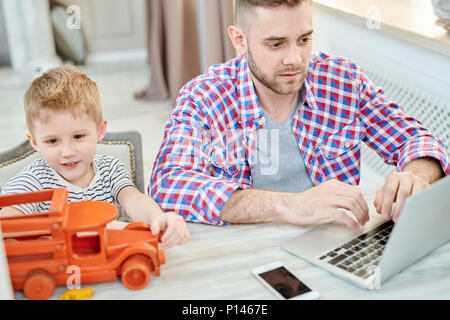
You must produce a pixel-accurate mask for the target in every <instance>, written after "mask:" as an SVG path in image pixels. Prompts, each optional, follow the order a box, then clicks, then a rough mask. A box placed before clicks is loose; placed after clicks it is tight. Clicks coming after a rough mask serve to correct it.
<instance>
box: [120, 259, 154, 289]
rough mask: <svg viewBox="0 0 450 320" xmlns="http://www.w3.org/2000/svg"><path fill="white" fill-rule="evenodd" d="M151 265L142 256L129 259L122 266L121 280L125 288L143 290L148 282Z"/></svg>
mask: <svg viewBox="0 0 450 320" xmlns="http://www.w3.org/2000/svg"><path fill="white" fill-rule="evenodd" d="M150 277H151V263H150V260H149V259H148V258H147V257H145V256H142V255H138V254H136V255H133V256H131V257H129V258H128V259H127V260H126V261H125V262H124V264H123V265H122V272H121V279H122V283H123V284H124V286H125V287H127V288H128V289H130V290H140V289H142V288H145V287H146V286H147V284H148V283H149V282H150Z"/></svg>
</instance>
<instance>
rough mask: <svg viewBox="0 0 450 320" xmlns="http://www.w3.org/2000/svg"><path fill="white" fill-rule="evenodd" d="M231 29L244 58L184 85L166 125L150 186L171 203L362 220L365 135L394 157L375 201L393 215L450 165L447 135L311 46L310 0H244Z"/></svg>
mask: <svg viewBox="0 0 450 320" xmlns="http://www.w3.org/2000/svg"><path fill="white" fill-rule="evenodd" d="M228 33H229V36H230V38H231V41H232V42H233V45H234V47H235V48H236V50H237V52H238V54H239V57H238V58H236V59H233V60H230V61H228V62H227V63H225V64H222V65H216V66H213V67H211V68H210V69H209V70H207V71H206V73H205V74H203V75H201V76H199V77H197V78H196V79H194V80H192V81H191V82H190V83H188V84H186V85H185V86H184V87H183V89H182V90H181V91H180V94H179V97H178V100H177V104H176V106H175V109H174V110H173V112H172V113H171V115H170V119H169V122H168V124H167V126H166V128H165V136H164V140H163V143H162V146H161V149H160V152H159V154H158V156H157V159H156V162H155V167H154V171H153V175H152V179H151V184H150V186H149V191H150V193H151V194H152V196H153V198H154V199H155V200H156V201H157V202H158V203H159V204H160V206H161V207H162V208H163V209H165V210H170V211H176V212H178V213H179V214H181V215H182V216H183V217H184V218H185V219H186V220H187V221H196V222H202V223H210V224H216V225H224V224H226V223H262V222H272V221H277V222H284V223H290V224H297V225H311V224H319V223H323V222H326V221H330V220H333V219H336V220H338V221H341V222H343V223H345V224H347V225H348V226H350V227H352V228H354V229H358V228H359V227H360V226H361V225H364V224H365V223H366V222H367V221H368V219H369V215H368V211H369V209H368V205H367V203H366V202H365V200H364V198H363V196H362V194H361V191H360V190H359V189H358V188H357V187H356V185H358V183H359V177H360V143H361V141H363V142H365V143H367V144H368V145H369V146H370V147H371V148H373V149H374V150H375V151H376V152H377V153H378V154H379V155H380V156H381V157H382V158H383V159H384V160H385V162H386V163H388V164H392V165H395V166H396V167H397V171H398V172H396V173H393V174H391V175H390V176H389V177H388V178H387V180H386V183H385V184H384V186H383V187H382V188H381V189H380V190H379V191H378V192H377V195H376V199H375V203H374V204H375V207H376V209H377V211H378V212H379V213H381V214H382V215H383V217H385V218H389V217H391V214H392V219H393V220H394V221H397V219H398V216H399V212H400V210H401V208H402V206H403V204H404V202H405V199H406V198H407V197H408V196H410V195H411V194H414V193H416V192H418V191H420V190H423V189H424V188H426V187H427V186H428V185H429V184H431V183H433V182H434V181H436V180H437V179H439V178H441V177H442V176H443V175H445V173H447V174H448V173H450V167H449V163H448V155H447V152H446V150H445V147H444V145H443V144H442V143H441V142H440V141H439V140H438V139H437V138H435V137H433V136H432V135H431V134H430V132H428V131H427V130H426V129H425V128H423V127H422V126H421V124H420V123H419V122H418V121H416V120H415V119H413V118H411V117H409V116H408V115H407V114H405V112H404V111H403V110H402V109H401V108H400V107H399V106H397V105H396V104H395V103H392V102H390V101H389V100H387V99H386V97H384V95H383V92H382V91H381V90H377V89H375V87H374V86H373V85H372V83H371V82H370V81H369V80H368V79H367V78H366V77H365V75H364V74H363V72H362V71H361V69H360V68H359V67H358V66H356V65H355V64H354V63H352V62H351V61H349V60H346V59H344V58H341V57H333V56H330V55H327V54H325V53H316V54H311V47H312V33H313V26H312V5H311V1H309V0H277V1H273V0H272V1H270V0H237V1H236V25H235V26H231V27H229V29H228ZM264 130H265V131H264ZM269 132H270V133H275V134H274V135H272V137H271V139H266V140H264V137H267V134H268V133H269ZM274 137H275V139H274ZM277 138H278V139H277ZM267 140H270V141H271V145H272V146H271V147H270V148H268V147H267V145H268V141H267ZM273 146H275V148H273ZM268 149H270V150H271V152H270V154H269V153H268ZM267 156H268V159H267V158H266V157H267ZM263 160H264V161H263ZM266 160H268V162H266ZM267 163H271V165H270V167H269V168H267V166H266V167H265V164H267ZM394 203H395V204H396V205H395V210H394V212H391V211H392V208H393V204H394ZM342 209H345V210H346V211H343V210H342ZM345 212H347V213H348V212H349V213H350V214H347V213H345Z"/></svg>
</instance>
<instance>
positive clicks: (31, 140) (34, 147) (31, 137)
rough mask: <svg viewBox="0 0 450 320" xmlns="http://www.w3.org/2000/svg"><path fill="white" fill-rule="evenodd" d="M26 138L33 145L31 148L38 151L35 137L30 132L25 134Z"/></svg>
mask: <svg viewBox="0 0 450 320" xmlns="http://www.w3.org/2000/svg"><path fill="white" fill-rule="evenodd" d="M27 139H28V141H30V144H31V146H32V147H33V149H34V150H36V151H37V152H39V147H38V145H37V143H36V139H35V138H34V137H33V136H32V135H31V133H28V134H27Z"/></svg>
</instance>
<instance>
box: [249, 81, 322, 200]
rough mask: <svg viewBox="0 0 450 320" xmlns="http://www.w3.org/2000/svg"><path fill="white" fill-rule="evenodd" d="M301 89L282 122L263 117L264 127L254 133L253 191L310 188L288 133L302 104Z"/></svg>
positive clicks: (294, 190) (308, 178) (290, 133)
mask: <svg viewBox="0 0 450 320" xmlns="http://www.w3.org/2000/svg"><path fill="white" fill-rule="evenodd" d="M305 96H306V94H305V90H304V87H303V88H302V90H301V91H300V94H299V98H298V103H297V107H296V108H294V111H293V112H292V113H291V115H290V116H289V118H288V119H286V121H284V123H281V124H280V123H278V122H276V121H274V120H272V119H271V118H270V117H268V116H267V115H264V118H265V124H264V128H262V129H259V130H258V131H257V133H256V162H255V165H254V167H253V169H252V177H253V187H254V188H256V189H264V190H272V191H281V192H302V191H305V190H307V189H309V188H312V187H313V186H314V184H313V182H312V180H311V178H310V176H309V173H308V171H307V169H306V166H305V161H304V159H303V157H302V155H301V153H300V149H299V146H298V143H297V139H296V138H295V135H294V132H293V131H292V119H293V117H294V115H295V113H296V112H297V110H298V108H300V107H301V106H302V105H303V103H304V102H305Z"/></svg>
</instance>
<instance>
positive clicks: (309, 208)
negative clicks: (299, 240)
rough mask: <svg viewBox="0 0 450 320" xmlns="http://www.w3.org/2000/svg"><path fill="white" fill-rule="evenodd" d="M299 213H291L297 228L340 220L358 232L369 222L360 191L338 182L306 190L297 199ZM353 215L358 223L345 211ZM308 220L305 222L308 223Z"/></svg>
mask: <svg viewBox="0 0 450 320" xmlns="http://www.w3.org/2000/svg"><path fill="white" fill-rule="evenodd" d="M297 198H298V199H297V201H298V206H296V207H295V206H294V207H293V208H297V209H296V210H297V211H299V212H295V211H294V212H290V214H289V218H288V220H290V222H291V223H294V224H305V223H306V224H318V223H323V222H326V221H329V220H330V219H337V220H339V221H341V222H343V223H345V224H346V225H348V226H349V227H351V228H353V229H355V230H357V229H359V227H360V226H361V225H365V224H366V223H367V221H369V207H368V206H367V203H366V201H365V199H364V197H363V195H362V192H361V190H360V189H358V188H357V187H354V186H351V185H348V184H346V183H343V182H340V181H338V180H329V181H327V182H324V183H322V184H320V185H318V186H316V187H314V188H311V189H309V190H306V191H305V192H303V193H301V194H299V195H298V197H297ZM340 209H345V210H348V211H351V213H353V215H354V216H355V218H356V221H355V220H354V219H353V218H352V217H350V216H349V215H348V214H347V213H345V212H344V211H343V210H340ZM305 219H306V220H305Z"/></svg>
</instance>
